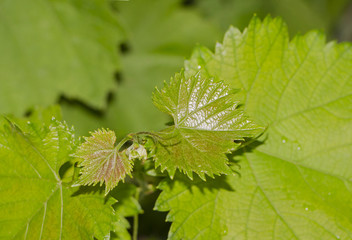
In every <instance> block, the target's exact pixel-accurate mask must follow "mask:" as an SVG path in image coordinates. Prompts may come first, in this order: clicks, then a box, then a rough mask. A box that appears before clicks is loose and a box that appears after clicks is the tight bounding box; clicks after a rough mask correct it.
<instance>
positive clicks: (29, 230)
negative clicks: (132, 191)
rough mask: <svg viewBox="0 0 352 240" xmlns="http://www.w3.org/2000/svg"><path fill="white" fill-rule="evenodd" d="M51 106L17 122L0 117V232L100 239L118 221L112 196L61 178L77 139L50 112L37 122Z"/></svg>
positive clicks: (0, 234)
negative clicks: (106, 196)
mask: <svg viewBox="0 0 352 240" xmlns="http://www.w3.org/2000/svg"><path fill="white" fill-rule="evenodd" d="M51 111H52V110H48V111H44V112H43V114H40V113H35V114H34V115H33V118H32V119H33V121H28V122H24V121H22V122H19V123H18V125H17V123H14V122H11V121H9V120H7V121H6V120H3V119H1V120H0V123H1V126H0V190H1V191H0V222H1V227H0V238H2V239H92V238H93V236H94V237H96V238H97V239H105V238H106V237H108V236H109V235H110V231H111V230H112V229H113V223H114V222H116V221H118V218H117V217H116V216H115V214H114V212H113V209H112V207H111V205H112V204H113V203H114V202H115V201H114V200H112V199H105V198H104V197H103V195H102V194H99V193H95V192H92V191H82V189H78V188H72V187H70V185H71V183H65V182H63V180H62V179H61V170H62V168H61V166H62V164H64V163H66V162H73V158H72V157H71V154H72V153H73V152H74V151H75V148H76V144H77V143H76V140H75V137H74V133H73V130H72V129H69V128H68V127H67V125H66V124H65V123H61V122H59V121H57V120H56V119H55V118H54V117H53V118H52V117H50V118H49V119H50V120H47V119H46V120H45V121H44V122H45V123H44V124H39V123H38V122H37V121H38V120H36V119H39V118H40V116H49V115H48V114H49V112H51ZM55 111H56V110H55V109H54V112H55Z"/></svg>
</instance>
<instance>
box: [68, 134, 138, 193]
mask: <svg viewBox="0 0 352 240" xmlns="http://www.w3.org/2000/svg"><path fill="white" fill-rule="evenodd" d="M91 135H92V136H90V137H85V138H84V139H85V142H84V143H82V144H81V145H80V146H79V147H78V150H77V152H76V153H75V154H74V155H75V156H76V157H78V158H82V159H83V161H82V162H81V163H80V166H82V167H83V168H82V171H81V175H80V177H79V179H78V181H77V184H82V185H95V184H97V183H100V184H101V185H102V184H103V183H105V193H106V194H107V193H108V192H109V191H110V190H111V189H113V188H114V187H116V186H117V184H118V182H119V181H120V180H122V181H123V180H124V179H125V177H126V174H131V171H132V167H133V162H132V161H131V160H133V159H134V158H133V157H132V158H131V157H130V155H129V154H128V153H127V150H128V149H125V150H123V151H121V152H120V151H119V150H120V149H119V147H115V142H116V136H115V133H114V132H113V131H110V130H105V129H101V130H97V131H95V132H93V133H91ZM132 146H133V145H132ZM120 147H121V146H120ZM137 157H138V156H137Z"/></svg>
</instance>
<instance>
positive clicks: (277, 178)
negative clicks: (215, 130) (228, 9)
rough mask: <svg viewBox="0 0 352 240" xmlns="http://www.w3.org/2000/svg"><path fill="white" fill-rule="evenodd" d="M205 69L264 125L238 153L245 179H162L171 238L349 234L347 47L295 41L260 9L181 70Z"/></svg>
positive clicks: (351, 165) (351, 181)
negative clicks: (234, 91)
mask: <svg viewBox="0 0 352 240" xmlns="http://www.w3.org/2000/svg"><path fill="white" fill-rule="evenodd" d="M199 69H203V71H204V72H206V73H207V74H208V76H213V77H216V78H219V79H220V80H224V81H225V82H226V83H228V84H230V85H231V86H232V87H234V88H238V89H241V92H240V93H239V94H236V95H235V97H236V98H237V100H241V101H243V102H244V103H245V104H244V105H243V108H244V110H245V111H246V113H248V114H249V115H250V116H251V117H253V120H254V121H256V122H258V123H260V124H263V125H267V126H268V128H267V131H266V132H265V134H264V135H263V136H262V138H260V139H259V140H260V141H261V143H260V142H257V143H255V144H253V145H250V146H248V149H246V151H244V152H243V153H242V154H240V153H238V154H237V155H235V160H236V162H237V164H239V165H240V166H241V169H240V170H239V172H240V177H236V176H227V177H226V179H221V180H219V183H214V185H215V186H219V188H218V189H217V188H216V187H213V188H212V189H211V191H210V190H204V189H206V185H205V184H203V183H200V184H197V183H196V184H195V185H193V184H192V183H190V182H188V183H185V181H182V182H181V183H179V182H175V183H171V182H169V183H167V182H166V183H163V184H162V185H161V188H162V189H163V190H164V191H163V193H162V195H161V196H160V198H159V200H158V203H157V209H159V210H162V211H167V210H170V213H169V220H172V221H173V222H174V223H173V225H172V227H171V230H170V234H169V236H170V239H180V238H184V239H194V238H196V237H197V238H198V239H209V238H208V237H207V234H211V236H213V237H212V239H351V238H352V220H351V219H352V218H351V216H352V207H351V202H352V162H351V157H352V142H351V139H352V108H351V106H352V84H351V80H350V78H351V75H352V72H351V69H352V48H351V45H350V44H346V43H341V44H337V43H335V42H330V43H328V44H326V43H325V37H324V35H323V34H321V33H319V32H315V31H313V32H309V33H307V34H306V35H304V36H296V37H295V38H293V40H291V41H289V37H288V33H287V27H286V25H285V23H283V21H282V20H280V19H271V18H269V17H268V18H266V19H265V20H264V21H263V22H261V21H260V20H259V19H258V18H256V17H254V18H253V20H252V21H251V23H250V24H249V26H248V28H247V29H246V30H244V31H243V33H241V32H240V31H239V30H237V29H235V28H230V30H229V31H228V32H227V33H226V35H225V38H224V41H223V43H222V44H218V45H217V46H216V50H215V53H212V52H211V51H209V50H207V49H206V48H204V47H199V48H197V49H196V50H195V52H194V54H193V56H192V58H191V59H190V61H188V62H187V63H186V70H187V71H186V73H185V74H186V75H192V74H194V73H195V72H197V71H199ZM221 184H227V185H228V186H229V188H227V189H224V188H221ZM229 189H232V191H231V190H229ZM191 199H197V201H198V199H200V200H199V202H195V203H194V202H191ZM203 199H206V200H207V202H205V201H203ZM180 206H183V207H184V206H186V207H185V208H183V207H180ZM205 211H206V212H205ZM197 225H199V227H197V228H196V230H194V229H193V230H192V229H191V228H194V226H197ZM215 233H218V235H216V234H215ZM222 234H223V236H222Z"/></svg>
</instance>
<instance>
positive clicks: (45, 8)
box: [0, 0, 124, 114]
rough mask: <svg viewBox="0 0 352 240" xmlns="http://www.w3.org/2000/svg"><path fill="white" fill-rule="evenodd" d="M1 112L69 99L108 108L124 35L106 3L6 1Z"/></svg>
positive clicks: (0, 37)
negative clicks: (108, 94)
mask: <svg viewBox="0 0 352 240" xmlns="http://www.w3.org/2000/svg"><path fill="white" fill-rule="evenodd" d="M0 9H1V13H0V15H1V21H0V52H1V55H0V75H1V80H0V85H1V88H0V111H1V112H3V113H15V114H23V113H24V112H25V111H27V110H28V109H30V108H32V107H33V106H35V105H42V106H43V105H44V106H47V105H50V104H52V103H54V102H56V101H57V100H58V98H59V97H60V96H61V95H62V94H64V95H65V96H66V97H68V98H75V99H79V100H81V101H85V102H86V103H87V104H88V105H90V106H92V107H94V108H103V107H105V105H106V94H107V93H108V92H109V91H111V90H112V89H113V88H114V79H113V74H114V72H115V71H116V70H117V68H119V65H120V64H119V57H118V55H117V51H116V45H117V44H118V42H120V41H121V40H122V36H123V35H124V34H123V32H122V28H121V26H120V24H119V22H118V21H117V19H116V18H115V16H113V14H112V12H111V10H110V9H109V5H108V4H107V3H106V1H99V0H88V1H84V0H70V1H68V0H36V2H35V3H34V4H33V3H30V2H27V1H21V0H14V1H1V3H0Z"/></svg>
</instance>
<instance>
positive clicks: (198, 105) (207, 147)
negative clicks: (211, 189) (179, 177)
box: [153, 73, 263, 180]
mask: <svg viewBox="0 0 352 240" xmlns="http://www.w3.org/2000/svg"><path fill="white" fill-rule="evenodd" d="M153 102H154V104H155V105H156V106H157V107H158V108H159V109H160V110H161V111H163V112H165V113H168V114H169V115H171V116H172V117H173V120H174V125H173V126H171V127H169V128H167V129H165V130H163V131H161V132H159V133H157V135H158V140H157V141H156V154H155V162H156V166H157V167H158V166H160V167H161V170H162V171H164V170H167V171H168V172H169V175H170V176H171V177H173V176H174V174H175V171H176V169H180V170H181V171H182V172H184V173H186V174H187V175H188V177H189V178H191V179H192V177H193V176H192V172H195V173H196V174H198V175H199V176H200V177H201V178H202V179H204V180H205V175H209V176H211V177H213V176H214V174H216V175H220V174H232V170H231V169H230V167H229V166H228V165H227V163H228V159H227V157H226V155H225V154H226V153H230V152H231V151H232V150H235V149H236V146H237V145H236V144H235V143H234V140H242V139H243V138H244V137H254V136H255V135H257V134H258V133H260V132H261V131H262V130H263V129H262V128H260V127H259V126H257V125H256V124H254V123H253V122H252V121H251V120H249V119H248V118H247V117H246V116H245V115H244V113H243V111H241V110H238V109H237V106H238V101H235V98H234V94H233V92H232V91H231V90H230V89H229V88H228V87H227V86H226V85H225V84H224V83H222V82H216V81H215V80H213V79H210V78H204V77H203V76H202V74H201V73H197V74H196V75H195V76H191V77H189V78H185V77H184V75H183V73H181V74H176V75H175V78H172V79H171V82H170V84H165V86H164V88H162V89H161V90H158V89H157V90H156V91H155V92H154V94H153Z"/></svg>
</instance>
